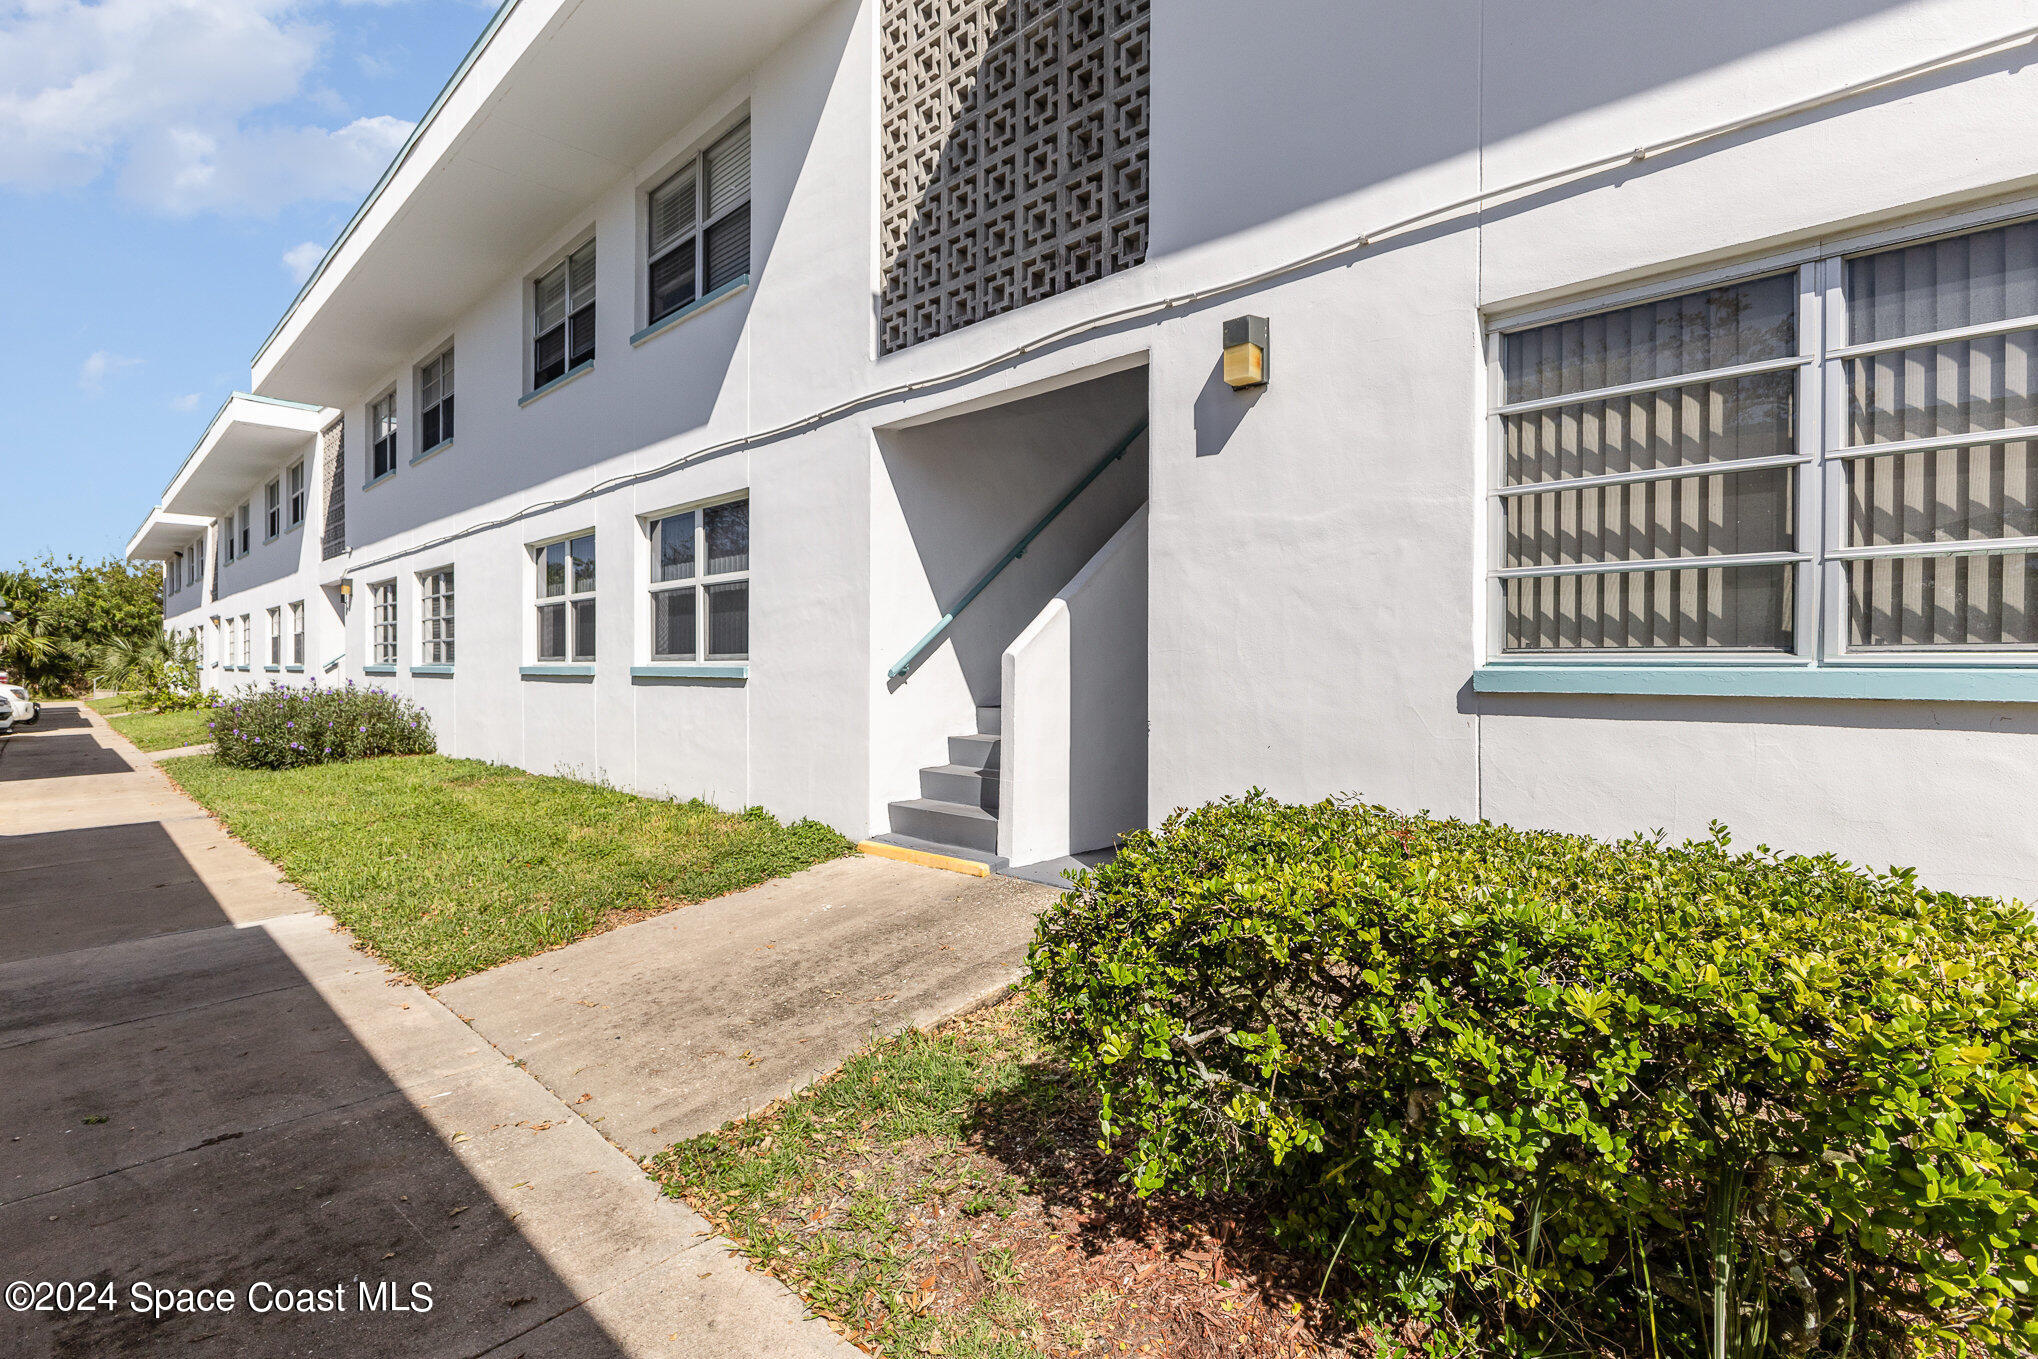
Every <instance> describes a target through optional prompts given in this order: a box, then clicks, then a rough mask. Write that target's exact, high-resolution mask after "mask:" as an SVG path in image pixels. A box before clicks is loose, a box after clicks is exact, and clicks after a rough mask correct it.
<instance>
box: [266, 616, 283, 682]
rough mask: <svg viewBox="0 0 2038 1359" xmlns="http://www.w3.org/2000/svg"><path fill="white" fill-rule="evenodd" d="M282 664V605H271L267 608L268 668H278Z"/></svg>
mask: <svg viewBox="0 0 2038 1359" xmlns="http://www.w3.org/2000/svg"><path fill="white" fill-rule="evenodd" d="M282 666H283V606H282V605H281V604H276V605H272V606H271V607H270V609H269V668H270V669H271V670H279V669H281V668H282Z"/></svg>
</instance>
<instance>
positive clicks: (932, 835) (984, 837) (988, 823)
mask: <svg viewBox="0 0 2038 1359" xmlns="http://www.w3.org/2000/svg"><path fill="white" fill-rule="evenodd" d="M891 813H892V816H891V820H892V832H893V834H895V835H910V836H912V837H913V838H914V839H915V840H926V841H929V842H931V843H933V844H935V845H954V846H958V847H960V848H962V849H973V850H977V851H979V852H981V853H985V854H995V853H997V852H998V818H997V817H996V816H995V815H993V814H992V813H990V812H987V811H985V810H984V809H983V808H982V807H973V806H971V805H969V804H968V803H963V802H944V801H941V800H940V799H937V798H926V797H916V798H908V799H907V800H905V801H904V802H894V803H893V804H892V806H891Z"/></svg>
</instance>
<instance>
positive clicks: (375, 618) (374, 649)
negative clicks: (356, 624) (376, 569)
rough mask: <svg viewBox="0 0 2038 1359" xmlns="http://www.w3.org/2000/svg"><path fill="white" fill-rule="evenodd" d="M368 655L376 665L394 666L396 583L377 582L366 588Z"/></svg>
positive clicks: (387, 581)
mask: <svg viewBox="0 0 2038 1359" xmlns="http://www.w3.org/2000/svg"><path fill="white" fill-rule="evenodd" d="M368 603H369V615H368V628H369V635H368V641H369V647H370V650H369V655H371V656H373V657H374V662H375V664H376V665H395V664H396V582H395V581H393V580H382V581H377V582H375V583H374V584H373V585H370V586H369V587H368Z"/></svg>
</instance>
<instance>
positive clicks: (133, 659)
mask: <svg viewBox="0 0 2038 1359" xmlns="http://www.w3.org/2000/svg"><path fill="white" fill-rule="evenodd" d="M92 682H93V683H94V684H96V685H99V686H101V687H103V688H107V689H116V690H120V691H123V692H132V691H140V692H142V693H143V694H145V695H147V696H148V698H149V699H150V700H151V702H152V705H153V706H156V707H161V706H164V705H165V704H166V703H169V702H174V701H176V700H179V699H183V698H186V697H188V696H190V695H192V694H194V693H195V692H196V691H197V687H198V657H197V653H196V648H195V647H194V646H193V645H192V642H191V639H190V638H189V637H186V636H182V635H179V634H174V633H166V632H151V633H148V634H146V635H144V636H141V637H116V638H114V639H113V640H112V641H109V642H102V643H100V644H99V645H98V646H97V647H96V648H94V650H93V652H92Z"/></svg>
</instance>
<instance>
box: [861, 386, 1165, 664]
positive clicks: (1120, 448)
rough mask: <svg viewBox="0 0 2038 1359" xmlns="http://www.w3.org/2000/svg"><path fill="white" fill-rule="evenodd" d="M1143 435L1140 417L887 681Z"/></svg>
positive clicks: (931, 642)
mask: <svg viewBox="0 0 2038 1359" xmlns="http://www.w3.org/2000/svg"><path fill="white" fill-rule="evenodd" d="M1144 433H1146V419H1145V417H1141V419H1140V421H1139V423H1138V424H1136V425H1134V426H1133V427H1132V432H1131V433H1129V434H1127V435H1126V436H1125V437H1124V438H1122V439H1120V440H1119V441H1118V442H1117V443H1116V444H1114V445H1112V447H1111V451H1110V452H1109V453H1106V454H1105V455H1104V457H1103V458H1102V459H1101V460H1100V461H1099V462H1098V463H1097V465H1096V466H1095V467H1092V468H1091V469H1090V470H1089V472H1088V473H1086V474H1085V475H1084V477H1083V479H1082V480H1081V481H1079V482H1077V483H1076V484H1075V486H1074V487H1073V488H1072V489H1071V490H1070V491H1069V493H1068V494H1067V495H1065V496H1063V497H1062V498H1061V499H1060V500H1058V501H1056V502H1055V505H1054V508H1053V509H1051V510H1049V511H1048V512H1047V513H1046V514H1044V515H1042V516H1041V518H1040V522H1039V523H1037V524H1035V525H1034V526H1033V527H1032V528H1030V529H1028V530H1027V531H1026V536H1025V537H1023V538H1021V539H1020V540H1019V541H1018V542H1017V543H1016V544H1014V545H1013V547H1012V550H1011V551H1009V552H1007V553H1006V554H1005V555H1004V556H1002V557H1000V558H999V559H998V563H997V565H995V566H993V567H992V568H991V569H990V570H988V571H986V572H984V574H983V575H981V576H979V577H977V583H976V584H974V585H972V586H970V587H969V589H968V591H966V592H965V593H964V594H963V597H962V598H961V599H960V600H958V601H956V604H955V607H954V608H952V609H950V610H949V611H948V612H947V613H944V614H942V615H941V621H940V622H938V623H936V624H935V625H934V626H933V627H931V628H929V629H927V635H926V636H924V637H922V638H921V639H920V640H919V641H917V642H915V643H913V646H912V649H911V650H910V651H908V652H907V653H906V654H905V655H903V656H901V657H899V660H898V664H896V665H894V666H893V667H892V668H891V669H890V670H888V671H886V672H885V676H886V678H888V679H903V678H905V676H906V675H907V674H908V673H909V672H911V670H912V669H913V667H914V666H915V665H916V664H918V663H919V661H920V658H921V657H922V656H924V655H926V654H927V651H928V649H929V648H931V647H932V646H933V645H934V643H935V641H936V640H937V639H939V638H940V636H941V634H942V633H944V632H946V631H947V630H948V628H949V625H950V624H952V623H954V622H955V620H956V619H957V618H959V617H961V616H962V611H963V610H964V609H967V608H968V607H969V606H970V604H971V603H972V602H974V601H975V599H976V597H977V596H978V595H980V594H982V593H983V592H984V589H985V587H986V586H988V585H989V584H990V583H991V582H992V581H994V580H996V579H997V578H998V573H999V572H1001V571H1003V570H1004V569H1005V568H1006V567H1008V566H1010V565H1011V564H1012V563H1013V562H1016V561H1018V560H1019V559H1020V558H1021V557H1023V556H1025V555H1026V549H1027V548H1029V547H1031V546H1033V540H1034V539H1035V538H1038V537H1039V536H1040V535H1041V534H1042V533H1043V532H1045V531H1046V529H1047V526H1048V525H1049V524H1052V523H1053V522H1054V521H1055V520H1056V519H1058V518H1059V517H1060V516H1061V512H1062V511H1063V510H1065V509H1067V508H1068V507H1069V506H1070V505H1072V504H1074V503H1075V499H1076V497H1077V496H1079V495H1081V494H1082V493H1083V492H1084V491H1086V490H1088V489H1089V488H1090V483H1091V482H1093V481H1095V480H1096V479H1097V478H1098V477H1101V476H1103V475H1104V469H1105V468H1107V467H1109V466H1110V465H1111V464H1112V463H1114V462H1117V461H1118V460H1119V459H1120V458H1122V457H1124V456H1125V455H1126V454H1127V453H1128V452H1130V451H1131V450H1132V446H1133V445H1134V444H1135V443H1138V442H1139V436H1140V435H1142V434H1144Z"/></svg>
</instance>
